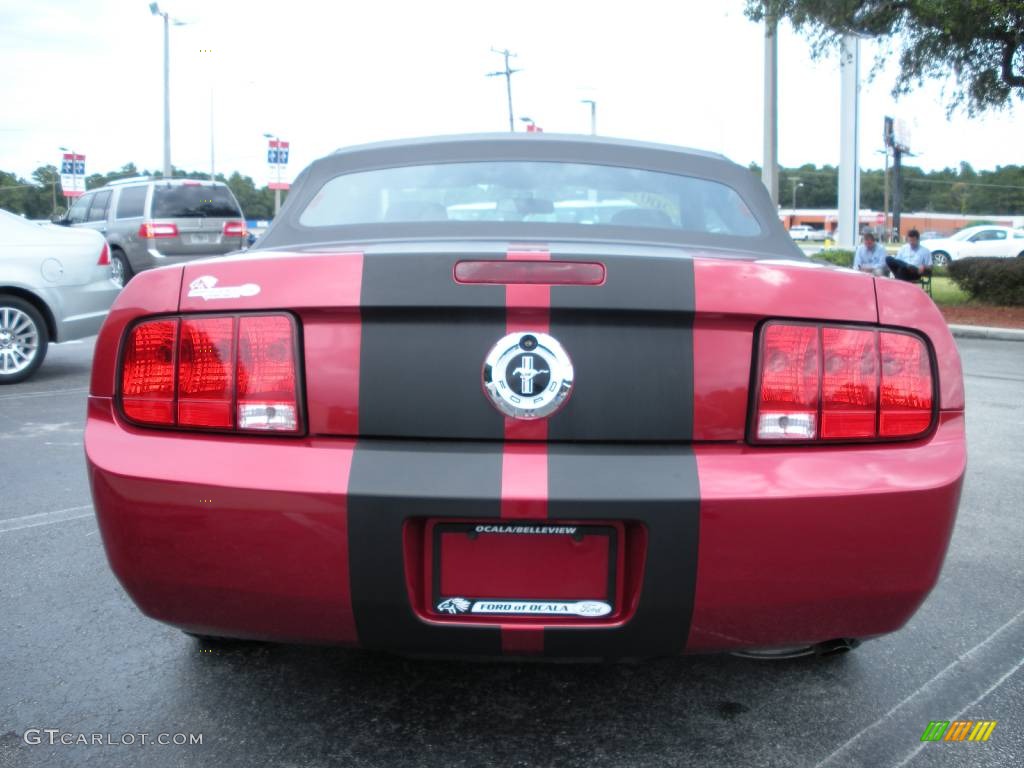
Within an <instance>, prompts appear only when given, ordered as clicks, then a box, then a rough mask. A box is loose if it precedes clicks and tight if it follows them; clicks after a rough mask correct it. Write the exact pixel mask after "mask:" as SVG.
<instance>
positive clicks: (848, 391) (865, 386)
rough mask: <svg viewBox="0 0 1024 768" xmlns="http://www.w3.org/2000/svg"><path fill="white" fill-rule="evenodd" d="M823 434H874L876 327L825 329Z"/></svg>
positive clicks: (826, 436) (831, 436)
mask: <svg viewBox="0 0 1024 768" xmlns="http://www.w3.org/2000/svg"><path fill="white" fill-rule="evenodd" d="M822 342H823V344H822V346H823V350H824V360H823V365H822V373H821V437H822V438H824V439H826V440H829V439H848V438H858V437H874V436H875V410H876V407H877V405H876V404H877V401H878V398H877V394H878V341H877V337H876V335H875V332H874V331H859V330H853V329H850V328H824V329H822Z"/></svg>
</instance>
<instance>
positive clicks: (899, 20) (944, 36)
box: [745, 0, 1024, 115]
mask: <svg viewBox="0 0 1024 768" xmlns="http://www.w3.org/2000/svg"><path fill="white" fill-rule="evenodd" d="M745 12H746V14H747V16H748V17H749V18H750V19H753V20H754V21H763V20H764V19H765V18H766V17H767V18H775V19H783V18H786V19H789V21H790V22H791V23H792V25H793V27H794V28H795V29H796V30H797V31H803V32H806V33H807V34H808V36H809V37H810V38H811V41H812V48H813V51H814V53H815V54H816V55H817V54H821V53H822V52H824V51H825V50H827V49H829V48H831V47H834V46H835V45H836V44H837V43H838V41H839V40H840V38H841V37H842V36H843V35H845V34H851V33H852V34H857V35H863V36H867V37H873V38H878V39H881V38H891V37H893V36H896V37H897V38H898V39H899V41H900V52H899V64H900V73H899V75H898V76H897V79H896V82H895V84H894V85H893V96H899V95H901V94H904V93H908V92H910V91H911V90H912V89H913V88H914V87H915V86H918V85H920V84H922V83H923V82H924V81H925V80H928V79H942V78H945V77H947V76H948V75H950V74H952V75H953V76H955V78H956V82H957V87H956V88H955V89H954V91H953V93H952V96H951V101H950V104H949V110H950V111H952V110H954V109H956V108H957V107H960V106H965V107H966V109H967V112H968V114H971V115H974V114H976V113H978V112H982V111H984V110H986V109H1001V108H1004V107H1006V106H1008V105H1009V104H1010V103H1011V102H1012V101H1013V98H1014V97H1015V96H1016V97H1017V98H1018V99H1024V2H1021V0H747V5H746V10H745ZM890 53H891V49H890ZM885 58H886V56H885V55H882V56H881V57H880V59H879V62H878V63H879V64H880V63H881V61H883V60H884V59H885ZM876 66H877V64H876Z"/></svg>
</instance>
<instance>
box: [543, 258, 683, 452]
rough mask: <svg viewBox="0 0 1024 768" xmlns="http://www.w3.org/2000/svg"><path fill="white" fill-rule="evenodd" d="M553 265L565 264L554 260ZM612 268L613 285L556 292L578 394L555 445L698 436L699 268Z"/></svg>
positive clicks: (664, 264)
mask: <svg viewBox="0 0 1024 768" xmlns="http://www.w3.org/2000/svg"><path fill="white" fill-rule="evenodd" d="M552 258H554V259H559V258H562V257H561V256H559V255H557V254H553V255H552ZM570 258H574V259H577V260H584V261H592V260H595V259H596V260H599V261H602V262H604V264H605V266H606V268H607V279H606V281H605V284H604V285H602V286H597V287H589V286H587V287H583V286H555V287H553V288H552V289H551V335H552V336H553V337H554V338H556V339H558V341H559V342H561V344H562V346H563V347H564V348H565V351H566V352H567V353H568V355H569V357H570V358H571V359H572V363H573V368H574V374H575V376H574V384H573V393H572V396H571V397H570V398H569V401H568V402H567V403H566V405H565V407H564V408H563V409H562V410H561V411H560V412H558V413H557V414H555V415H554V416H553V417H551V419H550V422H549V424H548V435H549V437H550V439H551V440H602V441H640V440H642V441H680V442H687V441H689V440H690V439H691V437H692V434H693V314H694V310H695V306H696V305H695V299H694V286H693V262H692V261H690V260H689V259H686V258H652V257H638V256H637V257H633V256H602V257H590V256H572V257H570Z"/></svg>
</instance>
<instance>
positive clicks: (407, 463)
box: [348, 440, 502, 656]
mask: <svg viewBox="0 0 1024 768" xmlns="http://www.w3.org/2000/svg"><path fill="white" fill-rule="evenodd" d="M501 463H502V448H501V444H500V443H496V444H493V445H492V444H486V443H469V442H451V443H426V442H418V441H386V440H360V441H359V442H358V443H357V445H356V451H355V456H354V457H353V460H352V470H351V475H350V479H349V495H348V542H349V568H350V578H351V591H352V608H353V611H354V613H355V619H356V629H357V631H358V633H359V642H360V644H361V645H362V646H364V647H367V648H381V649H387V650H393V651H405V652H409V653H432V654H442V655H495V656H497V655H501V630H500V629H498V628H497V627H493V628H491V627H486V628H473V627H460V626H444V627H439V626H435V625H431V624H426V623H424V622H422V621H420V620H419V619H418V618H417V617H416V615H415V614H414V613H413V611H412V608H411V607H410V605H409V596H408V590H407V589H406V577H405V570H406V569H405V561H404V557H403V542H402V529H403V523H404V522H405V520H406V519H408V518H414V517H466V518H473V519H480V518H499V517H501Z"/></svg>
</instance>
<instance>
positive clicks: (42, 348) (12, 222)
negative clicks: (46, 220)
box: [0, 210, 121, 385]
mask: <svg viewBox="0 0 1024 768" xmlns="http://www.w3.org/2000/svg"><path fill="white" fill-rule="evenodd" d="M120 290H121V289H120V287H119V286H117V285H116V284H115V283H114V282H113V281H111V279H110V249H109V247H108V246H107V241H106V240H105V239H104V238H103V235H101V234H100V233H99V232H96V231H95V230H92V229H85V228H82V229H70V228H67V227H55V226H51V225H48V224H37V223H35V222H32V221H29V220H27V219H23V218H21V217H20V216H15V215H14V214H12V213H8V212H7V211H3V210H0V385H3V384H14V383H16V382H19V381H23V380H24V379H27V378H28V377H29V376H31V375H32V374H33V373H35V371H36V369H38V368H39V366H40V365H42V363H43V358H44V357H46V349H47V345H48V344H49V343H50V342H51V341H70V340H71V339H80V338H82V337H85V336H92V335H93V334H95V333H97V332H98V331H99V329H100V326H101V325H102V324H103V320H104V319H105V318H106V316H107V313H108V312H109V311H110V305H111V304H113V303H114V299H115V298H116V297H117V294H118V292H119V291H120Z"/></svg>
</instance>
